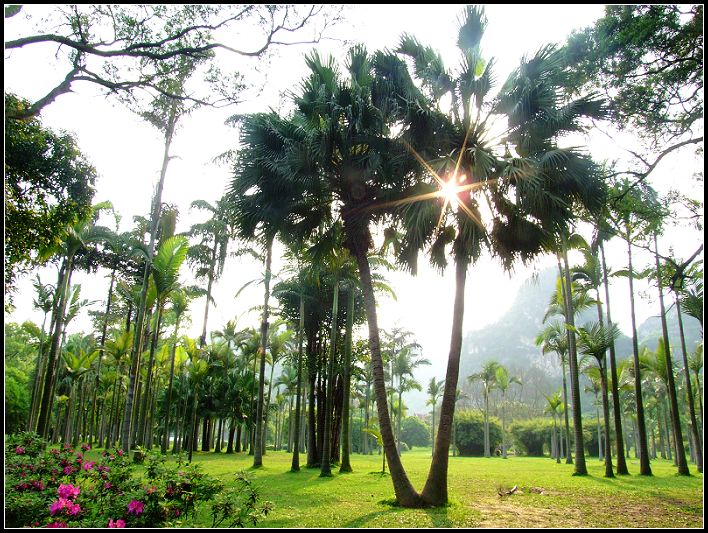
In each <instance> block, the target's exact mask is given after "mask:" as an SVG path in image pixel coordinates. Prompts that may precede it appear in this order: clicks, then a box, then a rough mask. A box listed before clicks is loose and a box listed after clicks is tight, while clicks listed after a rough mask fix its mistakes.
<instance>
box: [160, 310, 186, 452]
mask: <svg viewBox="0 0 708 533" xmlns="http://www.w3.org/2000/svg"><path fill="white" fill-rule="evenodd" d="M180 318H181V316H179V315H178V316H177V321H176V323H175V331H174V333H173V334H172V353H171V354H170V379H169V382H168V385H167V403H166V404H165V435H164V437H163V439H162V450H161V451H162V454H163V455H164V454H166V453H167V448H168V447H169V444H170V430H169V428H170V411H171V410H172V384H173V381H174V377H175V353H176V351H177V331H179V322H180ZM175 438H177V434H176V433H175Z"/></svg>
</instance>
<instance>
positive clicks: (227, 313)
mask: <svg viewBox="0 0 708 533" xmlns="http://www.w3.org/2000/svg"><path fill="white" fill-rule="evenodd" d="M48 9H51V6H26V7H25V9H24V10H23V12H22V13H21V14H20V15H18V16H16V17H13V18H11V19H6V20H5V37H6V39H10V38H13V37H15V36H18V35H22V31H23V28H25V27H26V24H27V21H26V17H27V14H31V15H32V16H33V17H36V16H41V14H42V13H44V12H46V10H48ZM461 12H462V6H461V5H447V4H442V5H441V4H435V5H431V4H417V5H410V6H401V5H353V6H349V7H348V8H347V10H346V11H345V22H344V23H343V24H341V25H340V26H339V27H338V28H337V29H336V31H335V32H334V33H333V34H332V35H333V36H334V37H336V38H337V39H339V40H332V41H323V42H321V43H320V44H319V45H317V49H318V50H319V51H320V53H321V54H327V53H331V54H333V55H334V57H335V58H337V59H338V60H340V61H343V59H344V57H343V56H344V54H343V52H342V51H343V49H344V48H345V47H344V45H343V44H342V41H341V40H348V41H359V42H363V43H364V44H365V45H366V46H367V49H368V50H369V51H374V50H377V49H381V48H393V47H395V46H396V44H397V42H398V40H399V38H400V35H401V34H402V33H404V32H408V33H411V34H413V35H415V36H416V37H417V38H418V39H419V41H420V42H421V43H423V44H426V45H430V46H432V47H433V48H435V49H437V50H439V51H440V52H441V54H442V56H443V58H444V59H445V60H446V64H447V66H448V67H451V66H454V65H455V64H456V63H457V58H458V55H457V50H456V46H455V41H456V38H457V27H458V26H457V20H458V17H459V15H460V14H461ZM603 12H604V8H603V6H601V5H557V4H556V5H490V6H486V15H487V18H488V25H487V30H486V33H485V35H484V38H483V40H482V43H481V46H482V50H483V54H484V56H485V57H487V58H490V57H494V58H495V62H496V69H495V71H496V73H497V86H500V85H501V84H502V83H503V82H504V80H505V79H506V77H507V75H508V74H509V73H510V72H511V71H512V70H513V69H514V68H516V67H517V66H518V65H519V61H520V59H521V58H522V57H523V56H524V55H526V56H529V55H532V54H533V53H534V52H535V51H536V50H538V49H539V48H540V47H541V46H543V45H545V44H547V43H562V42H563V41H564V40H565V38H566V37H567V35H569V33H570V32H571V31H572V30H573V29H580V28H582V27H586V26H589V25H591V24H592V23H593V22H594V21H595V20H596V19H597V18H599V17H600V16H602V14H603ZM312 48H313V46H312V45H304V46H297V47H295V46H293V47H287V48H281V49H280V50H279V53H278V54H277V55H276V57H274V58H273V59H271V61H270V63H269V65H268V67H267V68H264V69H261V70H264V71H266V73H267V76H268V77H267V82H266V84H265V86H264V87H263V90H262V92H260V93H259V94H257V95H254V94H250V95H249V99H248V100H246V101H244V102H243V103H242V104H239V105H238V106H235V107H233V108H230V109H206V108H205V109H201V110H198V111H197V112H195V113H194V114H193V115H191V116H189V117H187V118H185V119H184V120H183V121H182V123H181V125H180V127H179V129H178V131H177V134H176V136H175V138H174V141H173V145H172V148H171V150H170V153H171V155H173V156H175V159H173V160H172V161H171V162H170V165H169V168H168V171H167V177H166V181H165V187H164V193H163V202H168V203H172V204H176V205H177V206H178V208H179V210H180V218H179V221H178V224H177V231H178V232H179V231H185V230H186V229H187V228H188V227H189V226H190V225H191V224H193V223H195V222H197V221H203V220H204V219H205V218H206V216H205V214H204V213H200V212H199V211H198V210H195V211H190V210H189V205H190V203H191V202H192V201H193V200H196V199H203V200H207V201H209V202H212V203H213V202H214V201H216V200H217V199H218V198H219V197H220V196H221V195H222V194H223V192H224V190H225V188H226V186H227V184H228V181H229V179H230V175H231V172H230V169H229V168H228V166H219V165H217V164H215V163H213V159H214V157H216V156H218V155H219V154H221V153H223V152H225V151H227V150H230V149H234V148H236V146H237V143H238V134H237V131H236V130H235V129H233V128H231V127H229V126H226V125H225V124H224V121H225V120H226V119H227V118H228V117H229V116H230V115H231V114H234V113H249V112H256V111H265V110H267V109H268V108H271V107H272V108H274V109H282V108H283V103H284V102H285V98H284V96H283V95H284V94H285V93H286V92H287V91H289V90H292V89H294V88H295V87H296V86H297V84H298V83H299V82H300V81H301V80H302V78H303V77H304V75H305V64H304V59H303V55H304V53H306V52H308V51H309V50H311V49H312ZM55 52H56V50H55V49H54V48H52V47H48V46H47V47H44V48H43V50H41V52H40V51H38V50H16V51H12V52H7V51H6V52H5V62H4V64H5V76H4V79H5V90H6V91H12V92H16V93H17V94H19V95H21V96H23V97H26V98H30V99H31V98H35V99H36V98H38V97H40V96H43V95H44V94H46V92H48V90H49V89H50V88H51V87H53V86H54V85H55V84H56V82H57V81H58V80H60V79H61V78H63V76H64V74H65V72H66V70H65V69H64V67H65V66H66V63H65V62H64V61H61V59H60V58H59V59H57V57H55V55H54V54H55ZM217 59H218V61H219V63H220V65H221V66H222V68H223V69H225V70H228V69H231V68H239V69H241V71H242V72H243V73H244V74H246V75H247V76H249V77H251V76H254V77H256V78H257V79H260V78H258V75H253V74H252V73H251V71H250V69H252V68H253V66H254V62H253V61H246V60H243V59H241V58H239V57H236V56H234V55H233V54H229V53H228V52H224V51H220V52H219V53H218V55H217ZM249 79H250V78H249ZM55 80H57V81H55ZM41 119H42V123H43V125H45V126H49V127H52V128H56V129H64V130H67V131H71V132H74V133H75V135H76V137H77V140H78V145H79V147H80V149H81V151H82V152H83V153H84V154H85V155H86V156H87V158H88V159H89V161H91V163H92V164H93V165H94V166H95V167H96V168H97V170H98V173H99V175H100V177H99V179H98V181H97V183H96V195H95V197H94V201H95V202H98V201H103V200H110V201H111V202H112V203H113V205H114V207H115V209H116V210H117V211H118V212H119V213H120V215H121V216H122V221H121V227H120V230H121V231H126V230H128V229H129V228H130V225H131V224H132V218H133V216H135V215H146V214H147V212H148V211H149V208H150V202H151V197H152V193H153V190H154V187H155V184H156V183H157V180H158V178H159V173H160V167H161V163H162V153H163V141H162V138H161V135H160V134H159V132H157V130H155V129H154V128H152V127H151V126H150V125H148V124H147V123H146V122H144V121H142V120H141V119H140V118H139V117H137V116H136V115H134V114H132V113H131V112H130V111H128V110H126V109H125V108H124V107H121V105H120V104H119V103H118V102H117V101H115V100H113V99H107V98H106V97H105V96H104V95H102V94H101V93H100V91H99V90H98V89H97V88H96V87H95V86H93V85H91V84H87V83H83V84H76V85H75V87H74V91H73V92H72V93H71V94H67V95H63V96H60V97H59V98H58V99H57V100H56V101H55V102H54V103H52V104H51V105H50V106H49V107H47V108H46V109H45V110H44V111H43V112H42V115H41ZM578 142H580V143H585V142H587V143H589V144H588V146H589V147H590V148H589V149H590V151H591V152H592V153H593V154H601V157H607V158H612V157H620V156H622V154H623V152H622V148H631V147H633V146H634V145H633V140H632V138H631V136H624V137H623V136H619V135H615V136H614V138H613V139H610V138H608V137H607V136H605V135H603V134H602V133H600V132H599V131H594V132H593V134H592V135H591V137H589V138H588V139H580V140H573V143H574V144H577V143H578ZM692 158H693V156H692V155H690V154H688V155H686V154H685V153H683V154H680V155H679V156H677V157H667V158H666V159H665V160H664V161H663V162H662V164H661V165H660V166H659V167H658V168H657V170H656V172H655V176H654V177H653V179H652V183H653V184H654V185H655V186H656V187H657V189H659V190H660V191H661V190H666V188H667V185H668V184H671V185H674V186H679V187H681V188H682V189H684V190H686V191H692V192H693V193H694V197H696V198H699V197H702V183H700V184H696V183H695V182H694V181H693V180H692V179H691V173H692V172H693V171H695V169H697V168H702V164H701V163H697V162H696V161H694V160H693V159H692ZM697 164H698V165H700V166H697ZM697 190H699V192H698V193H696V191H697ZM696 194H697V195H696ZM104 223H108V221H105V222H104ZM702 239H703V238H702V235H701V234H700V233H694V232H690V231H687V230H685V229H682V230H680V231H676V232H673V233H672V232H667V235H666V237H664V238H663V240H662V241H660V246H662V247H668V246H669V245H671V246H673V247H674V248H675V249H676V252H677V253H678V254H679V255H683V256H684V257H685V256H688V255H689V254H690V253H691V252H693V251H694V250H695V248H696V247H697V246H698V243H699V242H702ZM607 251H608V256H609V258H610V259H609V261H610V264H611V265H612V266H614V268H615V269H619V268H623V267H624V261H625V259H624V257H625V254H626V251H625V248H624V246H623V244H622V242H621V241H617V240H616V241H613V242H612V243H610V245H609V246H608V250H607ZM278 253H279V251H278V250H277V249H276V260H275V269H274V270H276V271H277V269H278V265H282V263H281V262H280V261H278V259H277V256H278ZM650 259H651V258H650V257H649V256H647V255H646V254H642V253H641V252H638V253H637V263H638V264H639V265H641V266H644V265H646V264H648V262H649V261H650ZM572 260H573V258H572V257H571V261H572ZM554 265H555V259H554V258H551V257H545V258H541V259H539V260H538V261H537V262H535V263H534V264H533V265H531V266H528V267H524V266H518V267H516V268H515V269H514V271H513V272H512V273H506V272H504V271H503V269H502V268H501V266H500V265H499V264H498V263H497V262H495V261H493V260H492V259H489V258H486V257H485V258H483V259H482V260H480V262H479V263H478V264H477V265H476V266H475V267H474V269H472V270H471V271H470V272H469V274H468V282H467V290H466V302H467V308H466V312H465V320H464V330H465V332H467V331H474V330H478V329H481V328H483V327H485V326H487V325H489V324H492V323H493V322H494V321H496V320H497V319H498V318H499V317H500V316H501V315H502V314H503V313H504V312H505V311H506V310H507V309H508V308H509V306H510V305H511V303H512V302H513V299H514V297H515V294H516V292H517V291H518V289H519V287H520V286H521V285H522V284H523V283H524V282H525V280H527V279H528V278H529V276H530V275H531V274H532V273H533V272H534V271H538V270H541V269H543V268H548V267H553V266H554ZM186 270H187V269H186V268H184V269H183V271H184V272H185V275H183V278H182V279H183V280H184V281H185V282H190V283H191V282H192V281H193V280H192V278H191V276H189V275H187V273H186ZM39 272H40V275H41V278H42V281H43V282H44V283H55V281H56V268H45V269H40V271H39ZM261 272H262V265H260V264H258V263H256V262H255V261H251V260H249V259H246V258H238V259H237V258H231V259H229V260H227V263H226V268H225V270H224V274H223V276H222V278H221V279H220V280H218V281H217V282H216V283H215V288H214V298H215V300H216V303H217V306H216V308H212V309H211V310H210V312H209V330H211V331H213V330H215V329H219V328H221V327H222V326H223V325H224V324H225V323H226V322H227V321H228V320H231V319H234V318H235V317H237V316H240V318H239V322H238V325H239V327H247V326H256V325H257V324H258V321H259V318H258V316H257V314H256V313H255V312H250V313H249V312H248V310H249V309H250V308H251V307H253V306H255V305H260V304H261V303H262V286H260V285H258V286H253V287H252V288H249V289H247V290H245V291H244V292H243V293H241V295H239V297H238V298H234V295H235V294H236V292H237V291H238V289H239V288H240V287H241V286H242V285H243V284H244V283H246V282H247V281H249V280H251V279H254V278H257V277H259V276H260V275H262V274H261ZM107 276H108V272H105V271H102V270H101V271H99V273H98V274H94V275H86V274H83V273H78V272H77V273H76V274H75V275H74V276H73V278H72V281H73V282H75V283H80V284H81V285H82V297H83V298H88V299H89V300H96V301H98V303H96V304H95V305H94V306H92V309H99V308H100V309H102V308H103V304H102V303H101V302H102V301H103V300H104V299H105V297H106V292H107V288H108V277H107ZM387 276H388V279H389V280H390V282H391V285H392V286H393V288H394V290H395V291H396V293H397V295H398V298H397V300H395V301H394V300H392V299H390V298H384V299H381V300H380V301H379V303H378V304H379V325H380V327H382V328H384V329H390V328H392V327H394V326H400V327H403V328H405V329H408V330H410V331H412V332H414V333H415V336H416V338H417V340H418V342H419V343H420V344H421V345H422V355H423V356H424V357H426V358H428V359H429V360H431V361H432V363H433V364H432V365H431V366H429V367H422V370H421V372H420V374H419V375H418V376H417V377H418V379H419V381H420V382H421V384H423V385H424V386H425V384H427V381H428V380H429V379H430V378H431V377H433V376H436V377H438V378H442V377H444V374H445V368H446V362H447V353H448V343H449V338H450V327H451V319H452V302H453V297H454V272H453V270H452V269H449V271H447V272H446V273H445V274H443V275H440V274H438V273H436V272H433V271H432V270H430V268H428V267H427V266H426V265H425V264H424V262H423V261H421V263H420V273H419V275H418V276H417V277H415V278H414V277H412V276H410V275H409V274H407V273H403V272H394V273H389V274H388V275H387ZM32 277H33V276H27V277H25V278H24V279H21V280H20V281H19V282H18V285H17V286H18V291H17V297H16V298H15V304H16V309H15V311H14V312H13V313H12V314H11V315H9V316H6V321H16V322H20V323H21V322H22V321H24V320H28V319H29V320H33V321H35V322H37V323H41V319H42V315H41V313H40V312H38V311H36V310H33V309H32V296H33V292H32V287H31V278H32ZM639 285H640V289H642V290H646V287H643V286H642V284H639ZM612 293H613V310H612V314H613V318H614V319H615V320H617V321H618V322H619V325H620V327H621V329H622V330H623V331H624V332H625V333H628V332H629V331H630V330H629V327H630V322H629V307H628V298H627V293H628V288H627V287H626V282H622V281H619V282H615V283H613V285H612ZM204 303H205V301H204V298H201V299H198V300H195V301H194V302H193V303H192V304H191V306H190V312H191V314H192V323H191V326H189V328H188V330H187V333H189V334H190V335H192V336H198V335H199V334H200V333H201V328H202V316H203V312H204ZM657 313H658V304H657V303H656V298H653V299H647V300H641V301H640V302H639V304H638V308H637V318H638V320H639V322H640V323H641V321H642V320H644V319H646V318H647V317H649V316H651V315H655V314H657ZM88 329H90V321H89V318H88V315H87V314H86V312H84V313H83V315H80V316H79V317H78V318H77V319H75V321H74V322H72V324H71V327H70V328H69V331H70V332H74V331H81V330H88ZM363 334H364V332H363V331H362V335H363ZM409 402H410V404H411V406H412V408H413V409H414V410H415V411H417V412H422V411H424V410H425V407H424V402H425V399H424V396H423V395H422V394H419V395H413V397H412V399H411V400H409Z"/></svg>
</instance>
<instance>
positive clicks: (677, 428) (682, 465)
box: [654, 233, 690, 476]
mask: <svg viewBox="0 0 708 533" xmlns="http://www.w3.org/2000/svg"><path fill="white" fill-rule="evenodd" d="M654 251H655V252H654V258H655V259H656V279H657V283H658V285H659V307H660V309H661V331H662V334H663V337H664V348H665V350H666V377H667V384H666V386H667V389H668V392H669V407H670V408H671V423H672V425H673V428H674V438H675V440H676V459H677V466H678V473H679V475H681V476H688V475H690V473H689V471H688V464H687V463H686V452H685V450H684V447H683V434H682V432H681V419H680V418H679V408H678V399H677V397H676V384H675V382H674V370H673V364H672V361H671V345H670V344H669V329H668V326H667V324H666V308H665V307H664V289H663V287H662V282H661V265H660V264H659V245H658V243H657V238H656V233H654Z"/></svg>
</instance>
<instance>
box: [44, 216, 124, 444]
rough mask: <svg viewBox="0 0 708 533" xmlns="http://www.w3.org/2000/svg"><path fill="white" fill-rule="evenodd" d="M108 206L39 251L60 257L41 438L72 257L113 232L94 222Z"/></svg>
mask: <svg viewBox="0 0 708 533" xmlns="http://www.w3.org/2000/svg"><path fill="white" fill-rule="evenodd" d="M111 207H112V206H111V204H110V203H109V202H102V203H100V204H96V205H94V206H93V207H92V208H91V211H90V212H89V214H88V216H87V217H85V218H83V219H81V220H78V221H77V222H76V223H75V224H74V225H72V226H70V227H68V228H66V229H65V233H64V235H63V237H62V241H61V242H60V243H58V245H57V246H55V247H54V248H51V249H48V250H44V251H43V252H42V255H43V256H44V257H46V258H48V257H50V256H52V255H55V254H57V255H60V256H61V257H62V264H61V267H60V275H59V276H60V281H59V283H58V284H57V287H58V288H57V305H56V310H55V313H56V317H55V319H54V321H53V322H54V331H53V332H52V342H51V344H50V345H49V352H48V354H47V367H46V372H45V375H44V385H43V390H42V400H41V404H40V408H39V415H38V420H37V433H39V434H40V435H41V436H44V437H46V436H47V432H48V429H49V415H50V413H51V407H52V405H51V404H52V399H53V396H54V390H53V388H54V385H53V384H54V381H55V370H56V363H57V357H58V354H59V342H60V339H61V336H62V333H63V331H64V326H65V321H66V310H67V303H68V300H69V280H70V279H71V274H72V272H73V270H74V258H75V256H76V254H77V253H78V252H79V250H81V249H82V248H84V247H85V246H86V245H87V244H89V243H92V242H100V241H101V240H103V239H106V238H108V237H109V236H110V235H112V233H113V232H112V231H111V230H110V229H108V228H105V227H103V226H98V225H96V221H97V218H98V215H99V213H100V212H101V211H102V210H104V209H108V208H111Z"/></svg>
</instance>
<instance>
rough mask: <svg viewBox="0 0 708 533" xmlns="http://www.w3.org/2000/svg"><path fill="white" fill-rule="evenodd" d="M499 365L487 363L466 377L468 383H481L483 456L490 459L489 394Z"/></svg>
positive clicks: (494, 383)
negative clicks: (482, 398) (482, 399)
mask: <svg viewBox="0 0 708 533" xmlns="http://www.w3.org/2000/svg"><path fill="white" fill-rule="evenodd" d="M498 368H499V363H498V362H496V361H487V362H486V363H484V364H483V365H482V369H481V370H480V371H479V372H477V373H475V374H472V375H471V376H468V377H467V380H468V381H469V382H470V383H473V382H475V381H479V382H481V383H482V394H483V395H484V456H485V457H490V456H491V454H490V450H489V393H490V392H491V391H492V390H493V389H494V388H495V386H496V382H497V369H498Z"/></svg>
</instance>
